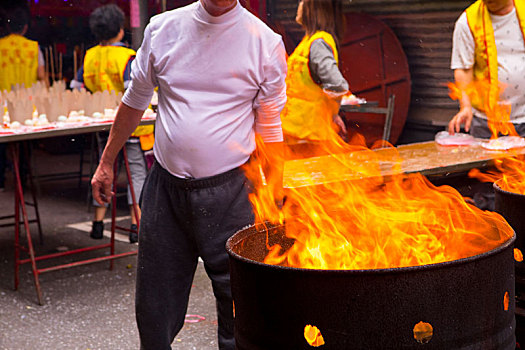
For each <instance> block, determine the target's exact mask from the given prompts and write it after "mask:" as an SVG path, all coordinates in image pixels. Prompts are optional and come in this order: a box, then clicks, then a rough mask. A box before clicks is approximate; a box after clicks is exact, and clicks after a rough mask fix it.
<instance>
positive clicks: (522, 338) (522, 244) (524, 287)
mask: <svg viewBox="0 0 525 350" xmlns="http://www.w3.org/2000/svg"><path fill="white" fill-rule="evenodd" d="M501 181H502V180H499V181H496V182H495V183H494V186H493V187H494V209H495V211H496V212H498V213H500V214H501V216H503V217H504V218H505V220H507V222H508V223H509V224H510V226H512V228H513V229H514V232H516V242H515V243H514V246H515V248H518V249H519V250H520V251H521V252H522V253H525V215H524V213H525V196H524V195H522V194H518V193H513V192H509V191H505V190H503V189H502V183H501ZM514 264H515V268H516V321H517V325H516V338H517V341H518V343H520V344H521V347H522V348H523V345H525V262H523V260H521V261H515V262H514Z"/></svg>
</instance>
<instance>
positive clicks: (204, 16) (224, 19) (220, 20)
mask: <svg viewBox="0 0 525 350" xmlns="http://www.w3.org/2000/svg"><path fill="white" fill-rule="evenodd" d="M241 12H242V6H241V4H239V1H237V4H236V5H235V7H234V8H232V9H231V10H230V11H228V12H226V13H225V14H223V15H221V16H212V15H210V14H209V13H208V11H206V9H205V8H204V6H203V5H202V3H201V2H200V0H199V1H198V4H197V10H196V11H195V16H196V17H197V19H198V20H200V21H202V22H205V23H211V24H225V23H231V22H235V21H236V20H237V19H238V18H239V16H240V15H241Z"/></svg>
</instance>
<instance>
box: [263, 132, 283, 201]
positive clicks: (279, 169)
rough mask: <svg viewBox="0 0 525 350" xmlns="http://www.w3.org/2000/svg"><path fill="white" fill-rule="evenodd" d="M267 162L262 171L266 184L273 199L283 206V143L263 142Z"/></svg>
mask: <svg viewBox="0 0 525 350" xmlns="http://www.w3.org/2000/svg"><path fill="white" fill-rule="evenodd" d="M264 145H265V148H266V152H267V153H266V157H267V162H265V163H266V167H265V169H263V171H264V176H265V177H266V182H267V183H268V185H270V186H271V188H272V189H273V198H274V200H275V203H276V204H277V205H279V206H282V204H283V197H284V191H283V169H284V143H283V142H265V143H264Z"/></svg>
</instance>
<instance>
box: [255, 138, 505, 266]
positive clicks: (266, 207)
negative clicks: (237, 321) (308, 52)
mask: <svg viewBox="0 0 525 350" xmlns="http://www.w3.org/2000/svg"><path fill="white" fill-rule="evenodd" d="M259 147H261V148H264V144H262V143H259ZM353 147H355V148H354V149H356V150H355V151H353V152H348V153H339V154H331V155H329V156H324V157H319V158H315V160H316V161H318V162H321V163H322V164H326V166H324V167H323V170H324V172H333V173H336V174H337V173H339V174H341V173H345V174H351V175H352V176H351V177H350V178H345V181H336V182H331V183H322V182H321V181H318V180H319V177H318V174H309V173H304V172H301V171H294V170H292V171H291V172H290V169H289V168H288V169H287V171H286V174H288V176H292V177H294V176H299V177H302V180H305V179H306V180H307V181H308V182H309V183H310V186H306V187H300V188H287V189H286V196H287V200H286V203H285V204H284V206H283V207H282V210H279V208H277V207H276V206H275V203H274V200H273V198H272V192H273V191H272V189H271V188H269V187H270V186H265V185H262V186H261V183H262V182H261V181H260V177H261V172H260V168H261V165H260V163H257V162H256V161H254V162H251V163H250V164H249V165H248V166H247V167H245V171H246V174H247V176H248V178H250V179H251V180H252V182H254V183H257V184H259V185H256V186H255V187H256V191H255V192H254V193H253V194H252V195H251V196H250V200H251V202H252V205H253V207H254V211H255V212H256V218H257V222H258V223H264V222H265V221H270V222H272V223H280V224H282V223H283V222H286V225H285V229H286V236H287V237H289V238H292V239H293V240H294V244H293V245H292V246H291V247H290V248H288V249H287V250H284V249H283V248H282V247H281V246H279V245H277V244H276V245H269V243H267V249H268V251H269V253H268V255H267V256H266V258H265V260H264V262H265V263H268V264H274V265H286V266H292V267H301V268H311V269H379V268H392V267H406V266H417V265H423V264H432V263H440V262H445V261H451V260H457V259H461V258H465V257H470V256H474V255H477V254H480V253H483V252H486V251H489V250H491V249H494V248H496V247H498V246H500V245H501V244H502V243H504V242H506V241H507V240H508V239H510V238H511V237H512V236H513V231H512V229H511V228H510V226H509V225H508V224H507V223H506V221H505V220H504V219H503V218H502V217H501V216H500V215H499V214H497V213H493V212H488V211H487V212H484V211H481V210H479V209H478V208H476V207H474V206H472V205H470V204H467V203H466V202H465V200H464V199H463V197H462V196H461V195H460V194H459V193H458V192H457V191H456V190H455V189H453V188H452V187H449V186H441V187H435V186H434V185H432V184H431V183H430V182H429V181H428V180H427V179H426V178H425V177H423V176H422V175H420V174H411V175H405V174H402V173H401V170H400V168H401V159H400V157H399V155H398V153H397V150H396V149H395V148H389V149H386V150H382V151H381V152H374V151H372V150H370V149H364V148H363V147H362V146H360V145H359V146H353ZM383 157H384V158H383ZM311 160H312V158H311V159H305V160H302V161H299V162H298V161H294V162H288V163H287V164H285V169H286V167H287V165H290V164H291V163H294V164H297V163H301V162H308V161H311ZM384 160H388V161H389V162H385V161H384ZM392 160H397V161H394V162H393V164H394V165H393V166H392V169H388V170H392V171H389V173H397V175H394V176H391V177H390V178H388V179H385V178H383V176H382V175H381V174H382V172H383V171H384V170H386V169H385V164H392ZM254 177H255V179H254ZM303 182H304V181H303ZM267 242H268V240H267Z"/></svg>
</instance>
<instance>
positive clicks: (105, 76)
mask: <svg viewBox="0 0 525 350" xmlns="http://www.w3.org/2000/svg"><path fill="white" fill-rule="evenodd" d="M124 19H125V17H124V12H123V11H122V10H121V9H120V8H119V7H118V6H117V5H115V4H108V5H104V6H101V7H99V8H97V9H95V10H94V11H93V13H92V14H91V15H90V18H89V26H90V29H91V31H92V32H93V34H94V35H95V37H96V38H97V40H98V41H99V44H98V45H97V46H95V47H92V48H90V49H89V50H87V52H86V55H85V57H84V65H83V67H82V68H81V69H80V70H79V72H78V74H77V79H76V80H74V81H72V82H71V87H72V88H79V87H82V86H85V87H86V88H87V89H88V90H89V91H91V92H97V91H103V90H113V91H117V92H122V91H124V90H125V89H126V88H127V85H128V83H129V82H130V80H131V76H130V72H131V62H132V61H133V59H134V58H135V51H134V50H132V49H129V48H127V47H125V46H124V44H122V42H121V40H122V38H123V37H124ZM153 128H154V127H153V125H147V126H138V127H137V129H136V130H135V131H134V133H133V134H132V135H131V137H130V138H129V139H128V141H127V142H126V152H127V156H128V161H129V167H130V173H131V181H132V182H133V189H134V193H135V199H136V200H138V199H139V196H140V192H141V190H142V185H143V184H144V180H145V179H146V174H147V170H148V169H147V164H146V159H145V155H144V152H145V151H149V150H151V149H152V148H153V142H154V136H153V132H154V130H153ZM97 136H98V140H99V142H98V143H99V149H100V154H102V150H103V149H104V147H105V144H106V142H107V137H108V134H107V133H105V134H98V135H97ZM94 204H95V208H96V209H95V218H94V221H93V225H92V229H91V233H90V236H91V238H94V239H101V238H102V237H103V231H104V223H103V219H104V217H105V215H106V207H105V206H100V205H99V204H98V203H96V202H95V201H94ZM128 204H129V205H130V211H131V227H130V233H129V241H130V243H135V242H137V241H138V236H137V220H140V209H139V207H138V205H137V206H136V208H135V209H136V210H137V212H138V213H139V217H138V218H136V217H135V215H134V210H133V207H132V197H131V193H130V190H129V187H128Z"/></svg>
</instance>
